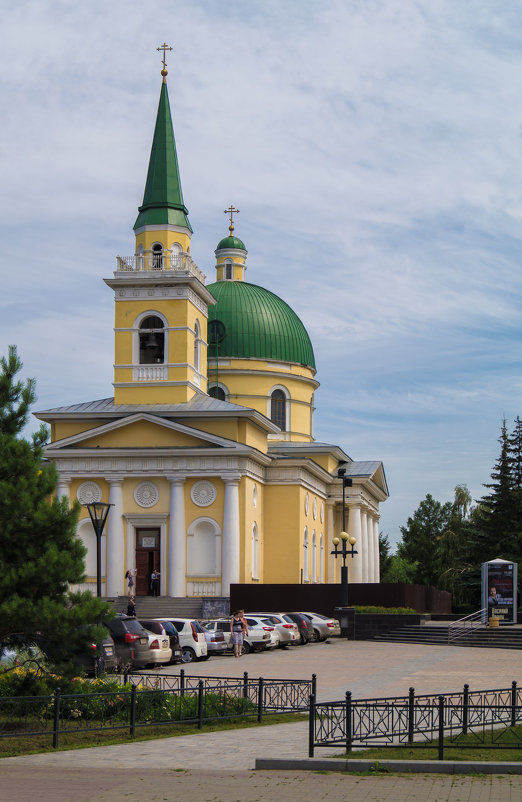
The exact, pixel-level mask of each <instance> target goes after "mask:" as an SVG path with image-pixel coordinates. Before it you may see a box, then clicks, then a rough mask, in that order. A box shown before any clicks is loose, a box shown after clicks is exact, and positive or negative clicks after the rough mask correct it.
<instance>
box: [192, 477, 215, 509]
mask: <svg viewBox="0 0 522 802" xmlns="http://www.w3.org/2000/svg"><path fill="white" fill-rule="evenodd" d="M216 496H217V490H216V488H215V487H214V485H213V484H212V482H207V481H206V480H203V481H201V482H196V484H195V485H194V486H193V487H192V490H191V491H190V498H191V499H192V501H193V502H194V504H197V506H198V507H209V506H210V505H211V504H212V503H213V502H214V501H215V499H216Z"/></svg>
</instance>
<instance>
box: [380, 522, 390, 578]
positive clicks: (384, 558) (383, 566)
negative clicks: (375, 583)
mask: <svg viewBox="0 0 522 802" xmlns="http://www.w3.org/2000/svg"><path fill="white" fill-rule="evenodd" d="M392 559H393V557H392V555H391V554H390V539H389V537H388V535H383V533H382V532H379V573H380V580H381V582H388V580H387V579H383V577H384V576H386V574H387V572H388V569H389V567H390V565H391V562H392Z"/></svg>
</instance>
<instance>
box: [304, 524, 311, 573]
mask: <svg viewBox="0 0 522 802" xmlns="http://www.w3.org/2000/svg"><path fill="white" fill-rule="evenodd" d="M309 578H310V562H309V557H308V527H307V526H305V530H304V538H303V581H304V582H308V580H309Z"/></svg>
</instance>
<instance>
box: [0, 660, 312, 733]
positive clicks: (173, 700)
mask: <svg viewBox="0 0 522 802" xmlns="http://www.w3.org/2000/svg"><path fill="white" fill-rule="evenodd" d="M126 679H127V680H130V679H132V680H136V681H139V684H134V682H132V683H130V686H131V687H130V690H129V684H125V685H122V688H121V690H120V691H117V692H111V693H83V694H62V693H61V692H60V690H59V689H57V690H56V692H55V693H54V694H53V695H52V696H23V697H0V742H1V739H2V738H11V737H23V736H30V735H31V736H34V735H49V736H52V740H53V746H54V747H55V748H56V747H57V746H58V745H59V739H60V736H61V735H63V734H70V733H78V732H89V731H97V730H122V731H128V733H129V735H130V737H134V735H135V734H136V730H137V729H138V728H140V727H152V726H162V725H167V724H170V725H176V724H193V725H196V726H197V727H198V728H201V727H202V726H203V723H204V722H205V721H206V722H210V721H216V720H223V719H242V718H250V719H251V718H256V719H257V721H258V722H261V721H262V720H263V716H264V715H270V714H272V715H274V714H276V713H293V712H306V711H308V705H309V700H310V698H311V697H314V696H315V694H316V677H315V674H314V675H313V677H312V679H311V680H278V679H275V680H274V679H268V680H265V679H263V677H259V678H257V679H251V678H249V676H248V673H247V672H245V673H244V675H243V676H242V677H191V676H186V675H185V672H184V671H183V669H182V670H181V671H180V673H179V675H166V674H136V675H133V676H132V677H130V675H126ZM93 687H94V686H93Z"/></svg>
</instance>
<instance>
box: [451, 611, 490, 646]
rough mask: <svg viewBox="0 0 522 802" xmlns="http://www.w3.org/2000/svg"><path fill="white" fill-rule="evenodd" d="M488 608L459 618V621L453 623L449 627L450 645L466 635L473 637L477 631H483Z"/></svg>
mask: <svg viewBox="0 0 522 802" xmlns="http://www.w3.org/2000/svg"><path fill="white" fill-rule="evenodd" d="M486 620H487V608H486V607H484V608H483V609H482V610H477V612H476V613H471V614H470V615H466V616H464V618H459V620H458V621H452V622H451V623H450V625H449V627H448V643H453V642H454V641H456V640H458V639H459V638H463V637H464V636H465V635H472V634H473V633H474V632H475V631H476V630H477V629H483V628H484V627H485V626H486Z"/></svg>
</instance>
